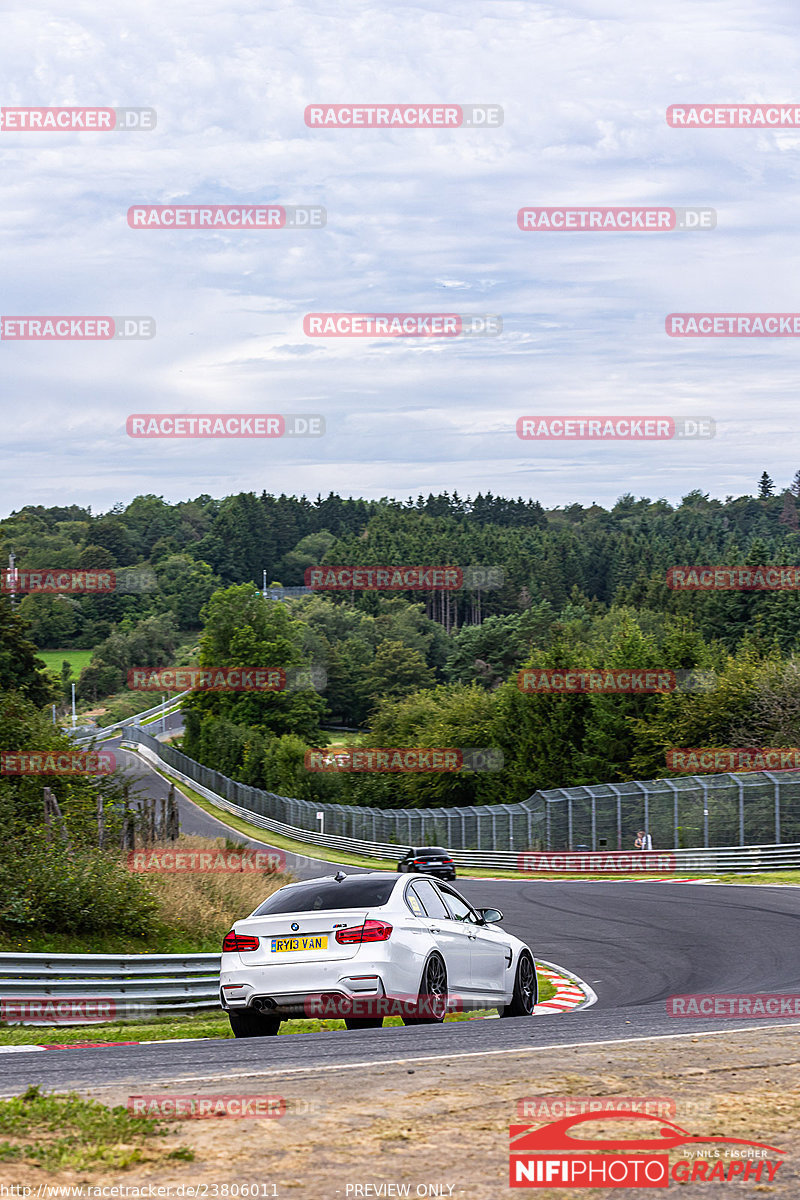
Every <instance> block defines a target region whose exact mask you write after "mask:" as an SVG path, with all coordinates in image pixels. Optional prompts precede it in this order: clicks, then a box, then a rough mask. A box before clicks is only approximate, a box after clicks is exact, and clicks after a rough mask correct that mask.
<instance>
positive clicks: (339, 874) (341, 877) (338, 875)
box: [333, 871, 347, 883]
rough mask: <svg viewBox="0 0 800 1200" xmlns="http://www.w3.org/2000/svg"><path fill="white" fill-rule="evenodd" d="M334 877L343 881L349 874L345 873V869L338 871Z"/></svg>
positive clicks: (337, 880) (339, 881)
mask: <svg viewBox="0 0 800 1200" xmlns="http://www.w3.org/2000/svg"><path fill="white" fill-rule="evenodd" d="M333 878H334V879H335V880H336V882H337V883H341V882H342V880H343V879H347V876H346V875H345V873H344V871H337V872H336V874H335V875H334V877H333Z"/></svg>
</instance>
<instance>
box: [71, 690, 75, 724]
mask: <svg viewBox="0 0 800 1200" xmlns="http://www.w3.org/2000/svg"><path fill="white" fill-rule="evenodd" d="M72 728H73V729H74V728H75V684H74V683H73V685H72Z"/></svg>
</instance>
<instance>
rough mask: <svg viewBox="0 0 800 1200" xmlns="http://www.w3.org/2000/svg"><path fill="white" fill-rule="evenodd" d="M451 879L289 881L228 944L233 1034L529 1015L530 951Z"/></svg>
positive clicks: (223, 992) (225, 983) (226, 997)
mask: <svg viewBox="0 0 800 1200" xmlns="http://www.w3.org/2000/svg"><path fill="white" fill-rule="evenodd" d="M502 919H503V914H502V913H501V912H499V911H498V910H497V909H494V908H483V909H480V908H479V909H475V908H473V907H472V905H470V904H468V903H467V901H466V900H465V899H464V898H463V896H461V895H460V894H459V893H458V892H457V891H456V889H455V888H454V887H453V886H452V885H451V884H449V883H442V882H441V881H439V880H434V879H432V878H430V877H429V876H425V875H415V876H413V877H409V876H405V875H404V876H401V877H400V878H398V876H397V875H395V874H393V873H389V872H388V871H374V872H369V873H367V874H363V875H346V874H345V873H344V872H342V871H340V872H338V873H337V874H336V875H326V876H323V877H321V878H319V879H312V880H305V881H303V882H302V883H292V884H288V885H287V886H286V887H282V888H280V889H279V890H278V891H277V892H274V893H273V895H271V896H270V897H269V898H268V899H267V900H265V901H264V903H263V904H261V905H259V907H258V908H257V909H256V910H255V912H254V913H252V914H251V915H250V916H249V917H246V918H245V919H243V920H241V921H237V922H236V924H235V925H234V927H233V929H232V930H231V931H230V933H229V934H227V936H226V937H225V940H224V942H223V946H222V967H221V972H220V999H221V1002H222V1007H223V1008H224V1009H225V1010H226V1011H227V1013H228V1017H229V1019H230V1023H231V1028H232V1030H233V1033H234V1035H235V1036H236V1037H263V1036H265V1035H268V1034H275V1033H277V1032H278V1029H279V1027H280V1024H281V1020H282V1019H283V1018H284V1017H309V1018H310V1017H329V1016H330V1017H343V1018H344V1021H345V1024H346V1026H347V1028H348V1029H364V1028H369V1027H377V1026H380V1025H382V1024H383V1019H384V1017H386V1016H392V1015H399V1016H401V1017H402V1018H403V1021H404V1022H405V1024H407V1025H411V1024H414V1025H417V1024H429V1023H433V1022H439V1021H442V1020H444V1016H445V1013H447V1012H452V1011H457V1010H459V1011H472V1010H474V1009H480V1008H495V1007H496V1008H498V1009H499V1010H500V1014H501V1016H504V1017H523V1016H529V1015H530V1014H531V1013H532V1012H533V1009H534V1006H535V1004H536V1000H537V981H536V968H535V965H534V958H533V954H532V952H531V950H530V948H529V947H528V946H526V944H525V943H524V942H522V941H520V940H519V938H516V937H514V936H513V935H512V934H510V933H506V932H505V931H504V930H502V929H501V928H500V927H499V922H500V921H502Z"/></svg>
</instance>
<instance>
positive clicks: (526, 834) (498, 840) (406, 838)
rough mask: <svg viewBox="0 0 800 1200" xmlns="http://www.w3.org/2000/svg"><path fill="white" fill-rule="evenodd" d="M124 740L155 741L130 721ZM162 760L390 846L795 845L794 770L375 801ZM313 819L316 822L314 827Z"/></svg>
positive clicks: (283, 817)
mask: <svg viewBox="0 0 800 1200" xmlns="http://www.w3.org/2000/svg"><path fill="white" fill-rule="evenodd" d="M130 739H131V740H132V741H134V742H138V743H139V744H140V745H144V746H153V745H156V740H155V738H151V737H150V735H149V734H147V733H146V732H145V731H144V730H142V729H140V728H138V727H134V728H132V729H131V731H130ZM157 753H158V754H159V757H160V758H161V759H162V761H163V762H165V763H169V764H170V765H171V766H173V767H176V768H177V769H178V770H179V771H182V772H183V773H184V774H185V775H186V776H188V778H189V779H191V780H192V781H193V783H196V784H202V785H203V787H206V788H209V789H210V790H211V791H213V792H215V793H217V794H218V795H222V796H224V797H225V799H226V800H230V801H231V802H232V803H234V804H237V805H239V806H240V807H242V808H244V809H247V810H248V811H249V812H251V813H258V814H260V815H261V816H263V817H269V818H270V819H271V820H273V821H279V822H282V823H284V824H286V825H290V826H293V827H294V828H295V829H299V830H304V831H305V834H306V836H305V837H304V838H303V840H304V841H309V842H313V840H314V839H313V837H312V836H311V835H312V834H316V833H318V832H321V833H324V834H336V835H338V836H341V837H346V838H350V839H358V840H359V841H362V842H371V843H375V844H381V843H383V844H384V845H387V844H388V845H392V846H449V847H450V848H451V849H452V850H459V851H462V850H464V851H470V852H472V851H478V852H483V851H486V852H487V853H491V854H494V853H495V852H496V851H504V852H507V853H509V854H513V853H514V852H517V851H519V850H531V849H541V850H553V851H556V850H560V849H562V848H564V847H567V846H568V847H570V848H572V849H573V850H586V851H589V850H591V851H603V850H606V851H608V850H612V849H615V850H621V849H624V848H628V847H632V846H633V844H634V839H635V837H636V832H637V830H639V829H645V830H647V832H648V833H649V834H650V835H651V836H652V839H653V845H654V846H656V847H657V848H659V849H663V848H665V847H670V846H680V847H682V848H686V849H690V848H693V847H697V848H701V849H706V850H709V849H712V848H713V847H719V848H721V849H725V848H729V847H731V846H741V847H743V848H744V847H748V846H765V845H776V846H780V845H798V844H800V770H781V771H751V772H747V773H742V774H739V775H731V774H726V775H708V776H694V775H691V776H676V777H673V778H669V779H649V780H628V781H626V782H622V783H598V784H586V785H585V786H580V787H569V788H567V787H564V788H552V789H549V790H547V791H538V792H534V793H533V795H531V796H528V797H527V799H525V800H520V801H518V802H516V803H513V804H483V805H477V804H470V805H464V806H460V807H452V808H451V807H448V808H374V807H369V806H367V805H358V804H336V803H332V802H330V801H321V800H316V799H315V800H301V799H298V798H297V797H291V796H281V795H277V794H276V793H275V792H267V791H264V790H262V789H261V788H256V787H250V786H249V785H247V784H244V783H239V782H237V781H236V780H234V779H229V778H228V777H227V776H225V775H223V774H222V773H221V772H220V771H215V770H213V769H212V768H210V767H206V766H203V765H202V764H201V763H198V762H195V761H194V760H193V759H191V758H189V757H188V756H187V755H185V754H183V753H182V752H181V751H180V750H178V749H177V748H175V747H161V748H160V749H159V750H158V751H157ZM320 821H321V822H322V825H321V827H320Z"/></svg>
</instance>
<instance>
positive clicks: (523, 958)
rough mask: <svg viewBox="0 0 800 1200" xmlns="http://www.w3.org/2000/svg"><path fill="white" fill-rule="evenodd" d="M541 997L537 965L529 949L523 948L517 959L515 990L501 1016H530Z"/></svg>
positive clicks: (502, 1008) (501, 1010)
mask: <svg viewBox="0 0 800 1200" xmlns="http://www.w3.org/2000/svg"><path fill="white" fill-rule="evenodd" d="M538 999H539V981H538V979H537V978H536V965H535V963H534V961H533V959H532V958H531V956H530V954H529V953H528V951H527V950H523V951H522V953H521V954H520V956H519V959H518V961H517V972H516V975H515V976H514V992H513V994H512V997H511V1003H510V1004H506V1005H505V1007H501V1008H500V1016H501V1017H529V1016H530V1015H531V1013H532V1012H533V1010H534V1008H535V1007H536V1001H537V1000H538Z"/></svg>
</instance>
